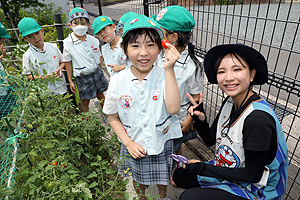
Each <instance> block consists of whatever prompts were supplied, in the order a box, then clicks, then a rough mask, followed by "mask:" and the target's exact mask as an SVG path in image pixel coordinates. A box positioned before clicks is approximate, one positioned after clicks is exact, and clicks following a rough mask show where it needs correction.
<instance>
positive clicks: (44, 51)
mask: <svg viewBox="0 0 300 200" xmlns="http://www.w3.org/2000/svg"><path fill="white" fill-rule="evenodd" d="M29 46H30V47H31V48H32V49H33V50H34V51H36V52H39V53H46V45H45V43H44V50H43V51H42V50H40V49H39V48H37V47H35V46H33V45H32V44H29Z"/></svg>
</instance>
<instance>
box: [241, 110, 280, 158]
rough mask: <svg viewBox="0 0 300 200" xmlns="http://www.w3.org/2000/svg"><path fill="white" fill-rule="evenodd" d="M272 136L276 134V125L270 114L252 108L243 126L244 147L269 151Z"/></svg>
mask: <svg viewBox="0 0 300 200" xmlns="http://www.w3.org/2000/svg"><path fill="white" fill-rule="evenodd" d="M274 136H276V125H275V120H274V119H273V117H272V116H271V115H270V114H268V113H266V112H264V111H261V110H254V111H253V112H251V114H249V115H248V116H247V117H246V119H245V122H244V127H243V145H244V148H245V149H247V150H251V151H269V149H270V146H271V141H272V138H274ZM272 160H273V159H272Z"/></svg>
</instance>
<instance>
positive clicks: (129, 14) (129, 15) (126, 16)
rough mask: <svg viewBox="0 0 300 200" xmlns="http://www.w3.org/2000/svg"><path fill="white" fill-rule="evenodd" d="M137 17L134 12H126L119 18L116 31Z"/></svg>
mask: <svg viewBox="0 0 300 200" xmlns="http://www.w3.org/2000/svg"><path fill="white" fill-rule="evenodd" d="M137 16H139V15H138V14H137V13H135V12H127V13H125V14H124V15H123V16H122V17H121V18H120V21H119V23H118V25H117V28H118V29H121V28H124V24H125V22H126V21H127V20H130V19H133V18H135V17H137Z"/></svg>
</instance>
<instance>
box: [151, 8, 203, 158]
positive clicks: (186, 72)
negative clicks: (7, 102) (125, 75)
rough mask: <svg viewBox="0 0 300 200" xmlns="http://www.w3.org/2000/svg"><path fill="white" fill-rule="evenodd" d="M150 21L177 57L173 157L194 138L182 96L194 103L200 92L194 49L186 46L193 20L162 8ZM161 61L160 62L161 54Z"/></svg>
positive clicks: (199, 70) (179, 11) (180, 11)
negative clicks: (176, 122)
mask: <svg viewBox="0 0 300 200" xmlns="http://www.w3.org/2000/svg"><path fill="white" fill-rule="evenodd" d="M177 16H180V18H178V17H177ZM152 18H153V19H154V20H156V22H157V23H158V24H159V26H160V27H161V29H162V31H163V32H164V37H165V38H166V39H167V40H168V41H169V42H170V43H171V44H173V45H174V46H175V47H176V49H177V50H178V51H179V53H180V57H179V59H178V60H177V62H176V63H175V68H174V70H175V75H176V80H177V83H178V87H179V91H180V97H181V106H180V111H179V112H178V113H177V115H178V118H179V120H180V123H181V130H182V133H183V138H180V139H178V140H176V141H175V142H176V145H175V146H176V149H175V150H176V153H177V154H182V148H181V144H182V143H184V142H187V141H188V140H191V139H194V138H196V137H197V136H198V133H197V131H196V130H195V129H194V128H193V119H192V117H191V116H190V115H189V114H188V112H187V108H188V106H189V105H190V103H189V99H188V98H187V97H186V95H185V94H186V93H190V94H191V95H192V97H193V98H194V100H195V101H198V100H199V95H200V93H201V92H202V88H203V73H202V71H203V66H202V64H201V62H200V61H199V60H198V58H197V57H196V56H195V52H194V45H193V44H192V43H191V42H190V40H191V37H192V32H191V30H192V29H193V28H194V27H195V20H194V18H193V16H192V15H191V13H190V12H189V11H188V10H187V9H185V8H183V7H181V6H169V7H166V8H164V9H162V10H161V11H160V13H159V14H158V15H157V16H155V15H154V16H152ZM162 58H163V60H164V55H163V54H162Z"/></svg>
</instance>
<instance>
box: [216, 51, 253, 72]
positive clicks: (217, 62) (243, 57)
mask: <svg viewBox="0 0 300 200" xmlns="http://www.w3.org/2000/svg"><path fill="white" fill-rule="evenodd" d="M228 54H230V55H231V58H232V57H235V58H236V59H237V60H238V61H239V62H240V63H241V65H243V66H244V67H246V66H245V65H244V64H243V62H242V60H243V61H244V62H245V63H247V65H248V66H249V69H250V71H252V70H253V69H254V67H253V64H252V63H251V62H250V60H249V59H247V57H246V56H244V55H243V54H241V53H238V52H226V53H224V54H222V55H221V56H220V57H219V58H218V59H217V61H216V62H215V66H214V72H215V74H217V72H218V68H219V66H220V64H221V62H222V60H223V58H224V57H225V56H227V55H228ZM241 59H242V60H241Z"/></svg>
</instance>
